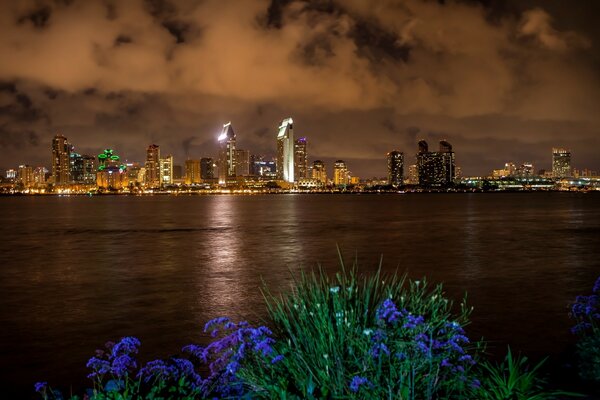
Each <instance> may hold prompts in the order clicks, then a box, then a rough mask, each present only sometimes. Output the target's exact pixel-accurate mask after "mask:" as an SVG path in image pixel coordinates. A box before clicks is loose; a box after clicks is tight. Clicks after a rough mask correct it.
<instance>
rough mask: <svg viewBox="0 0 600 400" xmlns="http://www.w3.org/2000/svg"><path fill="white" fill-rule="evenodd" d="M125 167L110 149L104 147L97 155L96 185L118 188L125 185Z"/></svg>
mask: <svg viewBox="0 0 600 400" xmlns="http://www.w3.org/2000/svg"><path fill="white" fill-rule="evenodd" d="M125 171H126V167H125V165H124V164H121V161H120V157H119V156H118V155H116V154H115V153H114V152H113V150H112V149H106V150H104V152H103V153H101V154H99V155H98V172H97V173H96V185H97V186H98V188H101V189H110V190H119V189H121V188H123V186H127V182H128V181H127V174H126V172H125Z"/></svg>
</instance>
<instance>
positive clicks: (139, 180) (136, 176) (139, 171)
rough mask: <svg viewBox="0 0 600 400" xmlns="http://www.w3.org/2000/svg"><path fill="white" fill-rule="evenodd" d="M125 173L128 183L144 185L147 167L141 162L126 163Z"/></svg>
mask: <svg viewBox="0 0 600 400" xmlns="http://www.w3.org/2000/svg"><path fill="white" fill-rule="evenodd" d="M125 174H126V176H127V184H128V185H130V186H131V185H143V184H144V182H145V180H146V168H145V167H142V166H141V165H140V164H139V163H127V164H125Z"/></svg>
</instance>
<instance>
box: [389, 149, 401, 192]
mask: <svg viewBox="0 0 600 400" xmlns="http://www.w3.org/2000/svg"><path fill="white" fill-rule="evenodd" d="M387 166H388V185H392V186H393V187H398V186H401V185H402V184H403V183H404V180H403V179H404V153H401V152H399V151H395V150H394V151H390V152H389V153H388V154H387Z"/></svg>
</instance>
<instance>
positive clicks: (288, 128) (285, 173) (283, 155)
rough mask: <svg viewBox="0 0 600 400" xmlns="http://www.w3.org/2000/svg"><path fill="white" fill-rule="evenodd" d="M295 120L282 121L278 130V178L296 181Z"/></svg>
mask: <svg viewBox="0 0 600 400" xmlns="http://www.w3.org/2000/svg"><path fill="white" fill-rule="evenodd" d="M294 178H295V175H294V121H293V120H292V119H291V118H286V119H284V120H283V121H281V125H279V130H278V132H277V179H279V180H282V181H285V182H292V183H293V182H294Z"/></svg>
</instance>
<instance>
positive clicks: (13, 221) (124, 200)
mask: <svg viewBox="0 0 600 400" xmlns="http://www.w3.org/2000/svg"><path fill="white" fill-rule="evenodd" d="M599 204H600V197H599V196H593V195H583V194H568V193H553V194H497V195H496V194H494V195H427V194H422V195H405V196H398V195H373V196H351V195H349V196H343V195H309V196H302V195H277V196H192V197H183V196H181V197H167V196H155V197H141V198H139V197H110V196H107V197H92V198H89V197H85V198H83V197H67V198H64V197H63V198H58V197H40V198H31V197H29V198H27V197H22V198H1V199H0V232H1V233H0V235H1V236H0V324H1V326H2V327H3V329H2V330H0V346H1V347H0V354H1V356H2V357H1V359H2V361H1V363H2V365H1V370H0V377H1V378H0V379H2V383H5V384H9V383H10V386H12V387H15V388H20V389H21V390H25V389H23V388H27V389H28V388H29V387H30V386H29V385H30V384H31V382H33V381H35V380H40V379H47V380H50V381H51V382H55V383H57V384H59V385H66V384H67V383H69V382H74V383H75V384H78V382H77V380H76V379H75V378H74V377H76V376H80V377H83V376H85V370H84V364H85V361H86V359H87V358H88V357H89V356H90V355H91V354H92V353H93V350H94V349H95V348H97V347H99V346H100V345H101V344H102V343H103V342H104V341H106V340H109V339H115V338H117V337H119V336H123V335H136V336H139V337H140V338H141V339H142V343H143V347H142V352H143V353H144V354H147V356H148V357H160V356H162V357H165V356H168V355H170V354H172V353H173V352H175V351H177V349H178V348H179V347H180V346H182V345H184V344H186V343H189V342H191V341H200V342H202V341H203V340H206V338H205V337H204V336H203V335H202V333H201V327H202V325H203V324H204V323H205V322H206V321H207V320H208V319H210V318H214V317H216V316H221V315H229V316H232V317H234V318H237V319H240V318H247V319H250V320H254V321H257V320H260V319H261V318H264V317H265V310H264V304H263V299H262V295H261V293H260V287H261V285H262V281H263V280H264V281H265V282H266V283H267V284H268V286H269V287H270V288H271V289H272V290H273V291H275V292H278V291H281V290H286V289H287V288H289V287H290V285H291V274H294V273H297V272H298V271H299V270H300V269H301V268H312V267H314V266H315V265H316V263H317V262H319V263H322V265H323V266H324V268H325V269H326V270H327V271H329V272H335V271H336V269H337V268H338V267H337V265H338V262H337V251H336V245H339V246H340V248H341V250H342V251H343V253H344V256H345V258H346V259H347V261H348V260H350V259H351V258H353V257H354V255H355V254H356V255H357V257H358V259H359V262H360V264H361V270H362V271H365V272H368V271H373V270H374V269H375V268H376V266H377V264H378V261H379V257H380V255H382V254H383V255H384V267H385V269H386V270H387V271H393V270H395V269H396V268H398V269H399V270H400V271H408V273H409V275H410V276H412V277H421V276H424V275H426V276H427V277H428V278H429V280H433V281H435V282H445V287H446V288H447V292H448V294H449V295H451V296H453V297H454V298H460V297H461V296H462V294H463V293H464V292H465V291H466V292H468V293H469V303H470V304H473V305H474V306H475V312H474V314H473V324H472V326H471V327H470V328H469V332H470V333H471V334H472V335H473V336H475V337H479V336H481V335H483V336H485V337H486V338H487V339H489V340H491V342H492V348H494V346H496V347H497V348H502V347H503V346H504V344H505V343H511V345H512V346H513V347H514V348H515V349H522V350H524V351H526V352H527V353H529V354H533V355H536V354H558V353H560V352H561V351H563V350H564V349H565V348H566V346H567V345H568V343H569V340H570V336H569V334H568V327H569V324H570V321H569V320H568V317H567V307H568V303H569V302H570V301H571V300H572V299H573V298H574V297H575V295H577V294H579V293H582V292H585V291H588V290H589V288H590V287H591V285H592V281H593V279H594V277H595V275H597V274H598V273H599V271H600V235H599V233H600V207H598V205H599ZM540 331H543V332H544V334H543V335H541V336H540V335H539V332H540ZM56 354H60V357H57V356H56ZM15 390H16V389H15Z"/></svg>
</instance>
